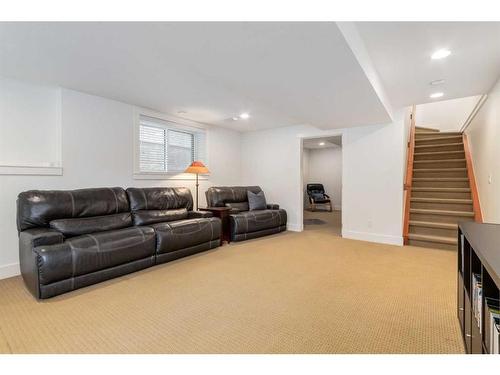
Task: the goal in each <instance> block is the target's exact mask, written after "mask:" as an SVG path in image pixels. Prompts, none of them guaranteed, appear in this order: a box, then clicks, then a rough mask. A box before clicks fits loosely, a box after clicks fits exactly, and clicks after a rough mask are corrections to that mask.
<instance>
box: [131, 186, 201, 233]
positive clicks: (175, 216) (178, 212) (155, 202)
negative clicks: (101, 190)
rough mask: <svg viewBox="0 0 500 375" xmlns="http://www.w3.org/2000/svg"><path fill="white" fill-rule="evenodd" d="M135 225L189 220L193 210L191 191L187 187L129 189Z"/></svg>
mask: <svg viewBox="0 0 500 375" xmlns="http://www.w3.org/2000/svg"><path fill="white" fill-rule="evenodd" d="M127 194H128V198H129V201H130V209H131V211H132V218H133V221H134V225H146V224H153V223H159V222H165V221H173V220H182V219H187V217H188V211H191V210H192V209H193V197H192V195H191V191H190V190H189V189H188V188H185V187H175V188H171V187H154V188H128V189H127Z"/></svg>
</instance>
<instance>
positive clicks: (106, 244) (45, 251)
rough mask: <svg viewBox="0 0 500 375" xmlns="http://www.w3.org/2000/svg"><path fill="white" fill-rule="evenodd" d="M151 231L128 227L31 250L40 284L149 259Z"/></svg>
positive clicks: (151, 252)
mask: <svg viewBox="0 0 500 375" xmlns="http://www.w3.org/2000/svg"><path fill="white" fill-rule="evenodd" d="M155 245H156V238H155V232H154V230H153V228H148V227H131V228H125V229H119V230H114V231H107V232H99V233H93V234H87V235H83V236H79V237H73V238H70V239H69V240H66V241H64V242H63V243H60V244H56V245H46V246H39V247H35V248H34V249H33V253H34V255H35V256H36V257H37V258H38V259H37V263H38V275H39V280H40V284H43V285H48V284H51V283H53V282H56V281H61V280H64V279H69V278H73V277H76V276H81V275H85V274H88V273H92V272H95V271H100V270H103V269H106V268H110V267H114V266H118V265H120V264H124V263H128V262H131V261H135V260H139V259H144V258H148V257H152V256H154V254H155Z"/></svg>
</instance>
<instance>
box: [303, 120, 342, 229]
mask: <svg viewBox="0 0 500 375" xmlns="http://www.w3.org/2000/svg"><path fill="white" fill-rule="evenodd" d="M334 136H340V137H342V148H343V147H344V134H343V131H342V130H340V129H336V130H331V131H321V133H320V134H310V135H302V134H301V135H299V136H298V142H297V146H298V147H299V150H300V152H299V155H300V158H299V163H300V166H299V168H300V180H299V181H298V183H299V186H300V194H299V199H300V207H301V209H300V210H299V212H298V214H299V223H298V225H299V228H297V229H299V231H300V232H302V231H303V230H304V168H303V160H304V139H317V138H325V137H334ZM341 168H342V189H341V190H342V193H341V200H342V203H341V206H342V219H341V223H343V222H344V184H343V181H344V150H342V166H341Z"/></svg>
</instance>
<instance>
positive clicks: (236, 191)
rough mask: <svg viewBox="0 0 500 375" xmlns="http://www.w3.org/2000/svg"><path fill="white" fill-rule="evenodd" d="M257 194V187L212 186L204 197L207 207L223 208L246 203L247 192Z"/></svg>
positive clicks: (258, 188)
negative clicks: (232, 204)
mask: <svg viewBox="0 0 500 375" xmlns="http://www.w3.org/2000/svg"><path fill="white" fill-rule="evenodd" d="M248 190H250V191H251V192H253V193H259V192H260V191H262V189H261V188H260V187H259V186H212V187H211V188H209V189H208V190H207V191H206V192H205V195H206V197H207V204H208V206H209V207H224V206H226V205H227V204H231V203H248V197H247V191H248Z"/></svg>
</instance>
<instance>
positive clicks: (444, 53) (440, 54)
mask: <svg viewBox="0 0 500 375" xmlns="http://www.w3.org/2000/svg"><path fill="white" fill-rule="evenodd" d="M450 55H451V51H450V50H449V49H438V50H437V51H436V52H434V53H433V54H432V56H431V59H433V60H439V59H444V58H445V57H448V56H450Z"/></svg>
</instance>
